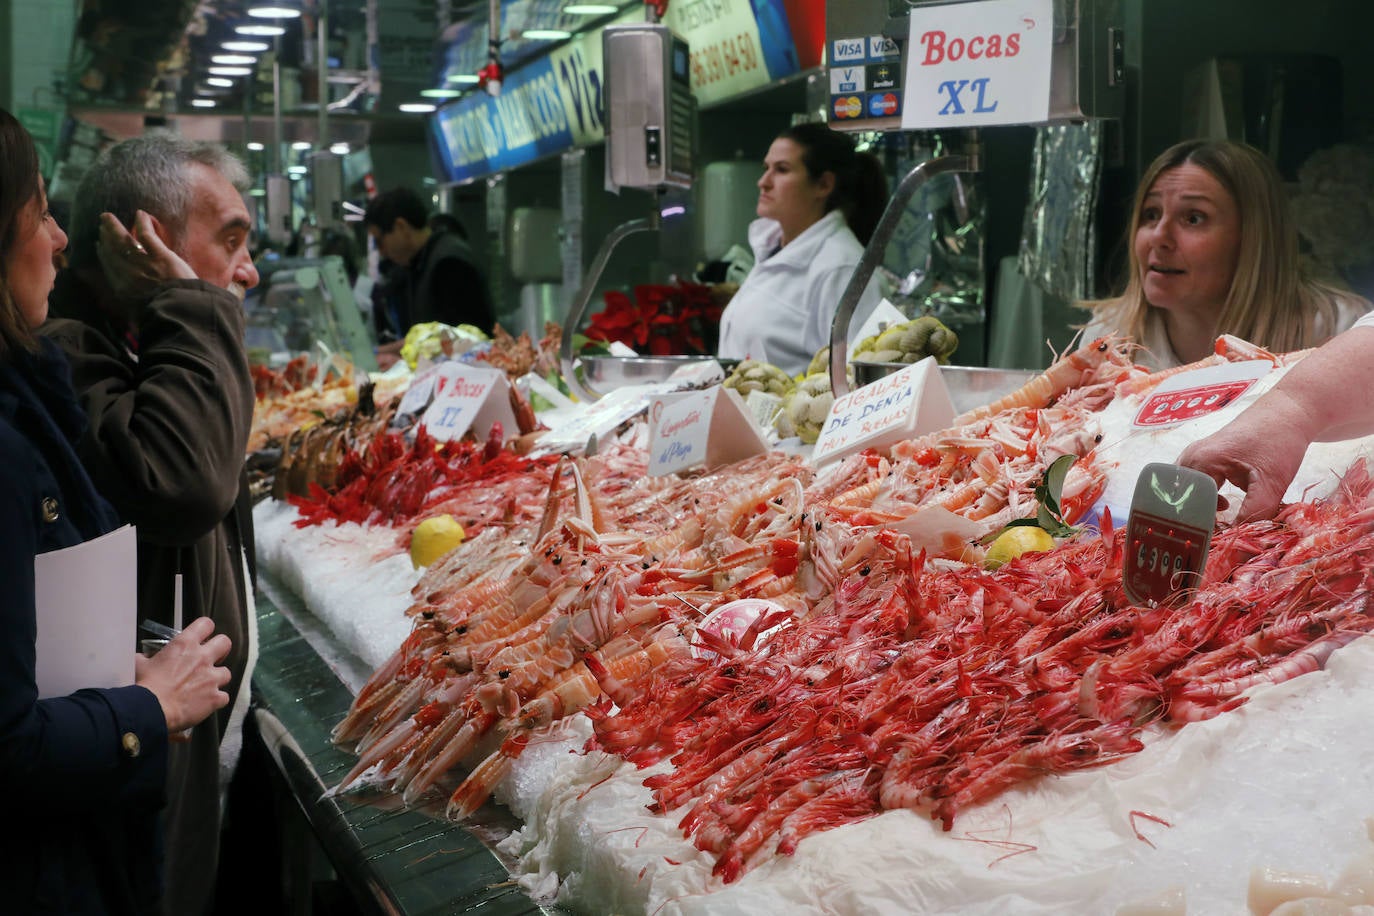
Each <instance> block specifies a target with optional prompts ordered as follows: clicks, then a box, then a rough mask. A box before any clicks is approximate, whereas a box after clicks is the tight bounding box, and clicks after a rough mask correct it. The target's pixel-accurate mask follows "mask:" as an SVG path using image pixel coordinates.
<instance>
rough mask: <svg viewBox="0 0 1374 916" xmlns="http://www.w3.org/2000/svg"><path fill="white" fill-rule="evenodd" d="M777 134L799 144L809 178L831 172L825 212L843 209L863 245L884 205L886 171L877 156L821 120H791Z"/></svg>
mask: <svg viewBox="0 0 1374 916" xmlns="http://www.w3.org/2000/svg"><path fill="white" fill-rule="evenodd" d="M778 137H779V139H782V140H791V141H792V142H793V143H795V144H797V145H798V146H800V147H801V148H802V164H803V165H805V166H806V173H807V175H809V176H810V177H811V179H812V180H813V181H814V180H816V179H818V178H820V177H821V176H822V175H824V174H825V173H826V172H830V173H831V174H833V175H834V176H835V190H834V191H831V192H830V197H829V198H828V199H827V200H826V202H825V209H826V212H829V211H831V210H836V209H838V210H839V211H840V212H841V213H843V214H844V220H845V222H846V223H848V224H849V230H850V231H851V232H853V233H854V236H855V237H856V238H857V239H858V240H859V241H860V242H861V243H862V244H864V245H867V244H868V240H869V239H871V238H872V237H873V230H874V229H876V228H878V220H880V219H881V218H882V215H883V209H884V208H885V207H886V206H887V175H886V173H884V171H883V164H882V162H880V161H879V160H878V157H877V156H874V155H873V154H872V153H860V152H856V151H855V150H854V141H853V140H851V139H850V138H849V137H848V136H847V135H845V134H842V133H840V132H839V131H835V130H831V129H830V128H829V127H826V126H825V125H824V124H794V125H792V126H791V127H789V128H787V129H786V130H784V131H783V132H782V133H780V134H778Z"/></svg>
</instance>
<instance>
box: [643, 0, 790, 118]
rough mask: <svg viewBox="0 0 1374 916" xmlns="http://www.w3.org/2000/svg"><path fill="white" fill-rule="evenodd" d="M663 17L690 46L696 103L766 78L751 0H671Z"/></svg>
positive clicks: (726, 95) (733, 93)
mask: <svg viewBox="0 0 1374 916" xmlns="http://www.w3.org/2000/svg"><path fill="white" fill-rule="evenodd" d="M639 15H640V17H641V18H643V13H640V14H639ZM663 21H664V22H665V23H666V24H667V25H669V26H670V27H671V28H672V30H673V31H674V32H676V33H677V34H678V35H681V36H682V38H683V39H684V40H686V42H687V45H688V47H689V48H690V49H691V55H692V61H691V67H692V94H693V95H695V96H696V98H697V103H698V104H706V103H709V102H714V101H716V100H717V99H727V98H730V97H732V96H736V95H739V94H740V93H741V92H746V91H748V90H750V89H754V88H756V87H758V86H766V85H767V84H768V65H767V63H765V62H764V59H763V47H762V45H761V44H760V42H759V26H758V22H757V20H756V19H755V18H754V8H753V5H752V4H751V3H750V2H749V0H673V2H672V3H671V4H669V6H668V13H667V15H666V16H665V17H664V19H663Z"/></svg>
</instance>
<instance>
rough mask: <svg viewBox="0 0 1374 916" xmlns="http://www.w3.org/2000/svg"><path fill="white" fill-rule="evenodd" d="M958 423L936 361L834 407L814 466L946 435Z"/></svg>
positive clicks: (858, 392)
mask: <svg viewBox="0 0 1374 916" xmlns="http://www.w3.org/2000/svg"><path fill="white" fill-rule="evenodd" d="M953 419H954V402H953V401H951V400H950V397H949V389H948V388H946V387H945V380H944V377H943V376H941V375H940V367H939V365H938V364H937V363H936V362H935V357H933V356H927V357H926V358H925V359H923V360H921V361H920V362H919V363H915V364H913V365H910V366H907V367H906V368H905V369H902V370H900V371H898V372H894V373H893V374H891V375H889V376H887V377H885V378H881V379H879V380H878V381H876V382H873V383H872V384H869V385H865V386H863V387H862V388H859V389H857V390H855V391H851V392H850V393H849V394H847V395H845V396H844V397H842V398H839V399H837V400H836V401H835V403H834V405H833V406H832V407H831V408H830V416H828V417H827V418H826V420H825V426H824V427H822V429H821V435H820V438H819V439H817V440H816V449H815V451H814V452H812V453H811V460H812V461H813V462H815V463H816V464H821V463H823V462H826V461H829V460H830V459H832V458H840V457H843V456H845V455H849V454H852V453H854V452H857V451H859V450H861V449H865V448H882V447H884V446H887V445H891V444H892V443H894V442H898V441H900V440H902V439H910V438H912V437H913V436H919V435H920V434H921V433H924V432H929V431H931V430H936V429H943V428H944V427H946V426H948V425H949V424H950V422H951V421H953Z"/></svg>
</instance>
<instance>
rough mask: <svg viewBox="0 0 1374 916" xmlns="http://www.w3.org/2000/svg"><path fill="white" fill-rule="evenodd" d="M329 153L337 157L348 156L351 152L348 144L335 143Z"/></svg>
mask: <svg viewBox="0 0 1374 916" xmlns="http://www.w3.org/2000/svg"><path fill="white" fill-rule="evenodd" d="M329 151H330V152H331V153H333V154H334V155H335V156H347V155H348V152H349V150H348V144H347V143H335V144H334V145H333V146H331V147H329Z"/></svg>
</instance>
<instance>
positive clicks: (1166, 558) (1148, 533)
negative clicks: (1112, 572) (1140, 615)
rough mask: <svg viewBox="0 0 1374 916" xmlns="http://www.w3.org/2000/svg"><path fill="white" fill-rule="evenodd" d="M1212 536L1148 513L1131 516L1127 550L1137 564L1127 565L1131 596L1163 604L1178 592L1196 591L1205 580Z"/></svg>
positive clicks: (1127, 528) (1137, 513) (1128, 526)
mask: <svg viewBox="0 0 1374 916" xmlns="http://www.w3.org/2000/svg"><path fill="white" fill-rule="evenodd" d="M1209 536H1210V533H1209V532H1206V531H1202V530H1200V529H1197V528H1194V527H1192V526H1191V525H1184V524H1181V523H1179V522H1178V521H1176V520H1174V521H1171V520H1169V519H1167V518H1162V517H1160V516H1158V515H1152V514H1150V513H1147V512H1139V511H1135V512H1132V513H1131V520H1130V523H1129V524H1128V525H1127V526H1126V549H1127V550H1129V551H1131V552H1132V554H1133V559H1134V561H1135V562H1134V563H1131V564H1127V567H1126V570H1127V581H1126V582H1125V583H1124V584H1125V586H1126V588H1127V590H1128V591H1129V592H1130V594H1131V595H1133V596H1134V597H1136V598H1138V599H1147V600H1150V601H1156V602H1158V601H1163V600H1164V599H1166V598H1168V597H1169V596H1170V595H1172V594H1173V593H1174V592H1177V591H1179V590H1180V589H1184V588H1192V587H1195V586H1196V585H1197V583H1198V581H1199V580H1200V579H1201V578H1202V564H1203V561H1204V555H1203V549H1204V548H1205V547H1206V545H1207V539H1208V537H1209Z"/></svg>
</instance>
